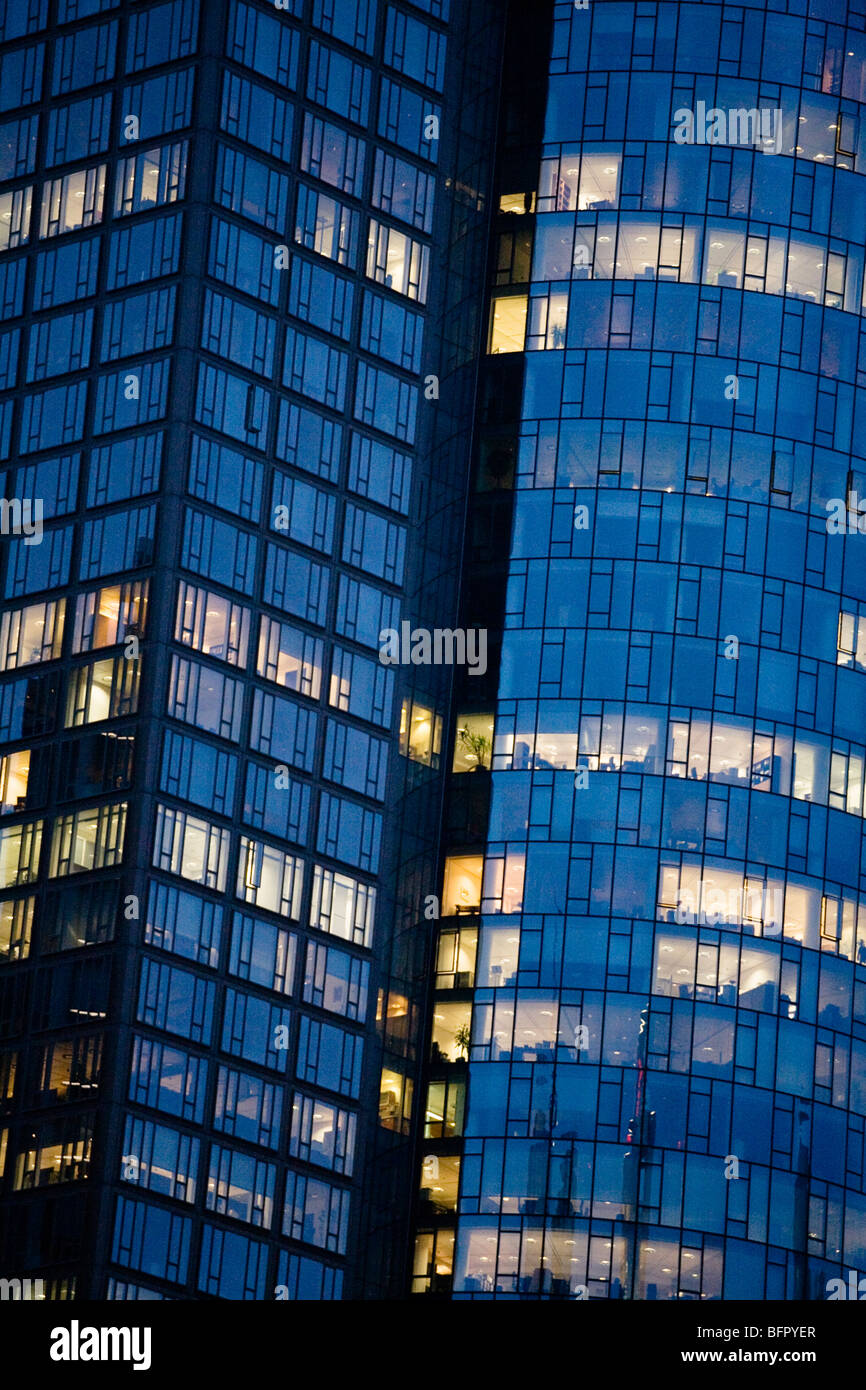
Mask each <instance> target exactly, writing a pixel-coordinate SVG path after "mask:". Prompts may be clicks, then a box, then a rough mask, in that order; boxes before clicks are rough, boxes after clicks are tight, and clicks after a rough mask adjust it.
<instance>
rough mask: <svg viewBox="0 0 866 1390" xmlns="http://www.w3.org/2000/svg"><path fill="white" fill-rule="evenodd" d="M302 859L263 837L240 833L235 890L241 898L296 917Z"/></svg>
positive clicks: (299, 903) (297, 914) (270, 910)
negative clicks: (269, 843)
mask: <svg viewBox="0 0 866 1390" xmlns="http://www.w3.org/2000/svg"><path fill="white" fill-rule="evenodd" d="M303 873H304V866H303V861H302V860H300V859H297V858H296V857H295V856H294V855H292V854H288V853H286V851H285V850H280V849H276V848H275V847H274V846H273V845H268V844H265V843H264V842H263V841H262V840H254V839H252V838H251V837H250V836H248V835H242V836H241V840H240V857H239V859H238V879H237V887H236V889H235V891H236V894H237V896H238V897H239V898H241V899H242V901H243V902H247V903H252V904H253V905H254V906H257V907H264V908H267V910H268V911H269V912H276V913H279V914H280V915H281V916H283V917H292V918H294V919H297V918H298V917H299V916H300V910H301V888H302V885H303Z"/></svg>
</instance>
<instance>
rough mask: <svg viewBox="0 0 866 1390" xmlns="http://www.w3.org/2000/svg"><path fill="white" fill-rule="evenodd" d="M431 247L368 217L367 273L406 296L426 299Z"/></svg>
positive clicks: (422, 300) (390, 288)
mask: <svg viewBox="0 0 866 1390" xmlns="http://www.w3.org/2000/svg"><path fill="white" fill-rule="evenodd" d="M429 264H430V248H429V247H427V246H422V244H421V242H420V241H414V240H413V239H412V237H409V236H407V235H406V233H405V232H398V231H397V230H396V228H394V227H388V226H386V225H385V223H384V222H377V221H375V219H374V218H372V217H371V218H370V233H369V237H368V240H367V276H368V278H369V279H370V280H376V281H377V282H378V283H379V284H380V285H384V286H385V287H386V288H387V289H389V290H396V291H397V293H398V294H405V295H406V296H407V298H408V299H417V300H418V301H419V302H420V303H421V304H425V303H426V302H427V274H428V270H429Z"/></svg>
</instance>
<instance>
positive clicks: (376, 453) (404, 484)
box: [348, 430, 412, 515]
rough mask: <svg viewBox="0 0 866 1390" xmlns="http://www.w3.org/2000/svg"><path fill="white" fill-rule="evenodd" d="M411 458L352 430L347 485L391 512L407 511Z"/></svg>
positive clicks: (404, 512)
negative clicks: (388, 508)
mask: <svg viewBox="0 0 866 1390" xmlns="http://www.w3.org/2000/svg"><path fill="white" fill-rule="evenodd" d="M411 480H412V460H411V458H410V457H409V455H408V454H403V453H401V452H400V451H399V449H394V448H393V447H392V446H390V445H387V444H381V443H379V442H378V441H377V440H373V439H367V438H366V436H364V435H360V434H358V433H357V432H356V431H354V430H353V431H352V447H351V452H350V456H349V478H348V486H349V488H350V489H351V490H352V492H357V493H359V494H360V496H362V497H369V498H370V500H371V501H372V502H378V503H379V504H380V505H381V506H383V507H390V508H391V510H392V511H396V512H402V513H403V514H404V515H405V514H406V513H407V512H408V510H409V496H410V489H411Z"/></svg>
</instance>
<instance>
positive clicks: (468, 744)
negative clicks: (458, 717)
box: [460, 728, 493, 772]
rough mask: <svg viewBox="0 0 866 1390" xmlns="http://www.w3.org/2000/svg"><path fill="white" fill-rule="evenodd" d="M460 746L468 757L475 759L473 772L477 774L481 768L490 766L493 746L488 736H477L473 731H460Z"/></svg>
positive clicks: (465, 729)
mask: <svg viewBox="0 0 866 1390" xmlns="http://www.w3.org/2000/svg"><path fill="white" fill-rule="evenodd" d="M460 745H461V747H462V749H463V751H464V753H466V754H467V756H468V757H472V758H474V759H475V766H474V767H473V768H472V771H473V772H477V771H478V769H479V767H489V766H490V753H491V749H492V746H493V745H492V743H491V741H490V739H489V738H488V737H487V735H486V734H476V733H473V732H472V730H471V729H468V728H463V729H461V730H460Z"/></svg>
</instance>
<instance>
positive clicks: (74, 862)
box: [0, 802, 126, 888]
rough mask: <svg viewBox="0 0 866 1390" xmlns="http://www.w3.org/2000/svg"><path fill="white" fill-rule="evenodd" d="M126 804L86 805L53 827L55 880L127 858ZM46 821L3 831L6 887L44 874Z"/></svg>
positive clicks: (1, 879) (0, 876)
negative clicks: (42, 854)
mask: <svg viewBox="0 0 866 1390" xmlns="http://www.w3.org/2000/svg"><path fill="white" fill-rule="evenodd" d="M125 824H126V803H125V802H122V803H119V804H117V805H111V806H99V807H83V808H82V809H81V810H79V811H74V812H71V813H70V814H69V815H66V816H58V817H57V818H56V819H55V820H54V823H53V829H52V833H51V849H50V859H49V865H48V876H49V877H50V878H57V877H62V876H64V875H66V874H80V873H88V872H89V871H90V870H92V869H105V868H110V867H111V866H112V865H114V864H118V863H120V860H121V858H122V857H123V839H124V829H125ZM42 833H43V822H42V821H41V820H38V821H26V822H24V823H22V824H19V825H13V826H8V827H6V828H4V829H2V830H0V887H3V888H10V887H19V886H20V885H21V884H24V883H32V882H33V881H34V880H35V879H36V878H37V876H38V867H39V855H40V851H41V848H42Z"/></svg>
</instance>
